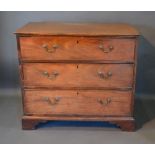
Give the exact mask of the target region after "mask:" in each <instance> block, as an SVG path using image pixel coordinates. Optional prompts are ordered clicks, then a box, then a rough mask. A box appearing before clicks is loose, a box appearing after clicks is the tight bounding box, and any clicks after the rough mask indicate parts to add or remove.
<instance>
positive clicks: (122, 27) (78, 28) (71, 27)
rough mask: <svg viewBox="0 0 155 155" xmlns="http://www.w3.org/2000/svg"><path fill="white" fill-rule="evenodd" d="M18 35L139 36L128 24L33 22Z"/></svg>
mask: <svg viewBox="0 0 155 155" xmlns="http://www.w3.org/2000/svg"><path fill="white" fill-rule="evenodd" d="M15 33H16V34H18V35H68V36H138V35H139V32H138V31H137V30H136V28H134V27H133V26H131V25H128V24H103V23H55V22H31V23H28V24H26V25H25V26H23V27H21V28H19V29H18V30H17V31H16V32H15Z"/></svg>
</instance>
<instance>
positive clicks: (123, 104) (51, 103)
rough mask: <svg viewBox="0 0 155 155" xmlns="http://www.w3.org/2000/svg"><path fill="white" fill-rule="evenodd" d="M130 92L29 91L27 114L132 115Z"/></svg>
mask: <svg viewBox="0 0 155 155" xmlns="http://www.w3.org/2000/svg"><path fill="white" fill-rule="evenodd" d="M131 100H132V93H131V92H130V91H124V92H123V91H102V90H89V91H82V90H79V91H75V90H73V91H72V90H59V91H58V90H26V91H25V93H24V113H25V114H26V115H29V114H34V115H96V116H97V115H98V116H130V115H131Z"/></svg>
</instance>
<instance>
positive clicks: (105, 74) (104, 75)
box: [98, 71, 112, 79]
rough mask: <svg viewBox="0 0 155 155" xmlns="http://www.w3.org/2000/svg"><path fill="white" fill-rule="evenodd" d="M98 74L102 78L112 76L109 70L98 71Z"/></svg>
mask: <svg viewBox="0 0 155 155" xmlns="http://www.w3.org/2000/svg"><path fill="white" fill-rule="evenodd" d="M98 75H99V77H100V78H102V79H108V78H110V77H111V76H112V72H111V71H109V72H107V73H103V72H101V71H99V72H98Z"/></svg>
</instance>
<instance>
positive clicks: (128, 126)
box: [16, 22, 139, 131]
mask: <svg viewBox="0 0 155 155" xmlns="http://www.w3.org/2000/svg"><path fill="white" fill-rule="evenodd" d="M138 35H139V33H138V32H137V30H136V29H135V28H133V27H132V26H130V25H127V24H90V23H89V24H87V23H51V22H35V23H29V24H27V25H25V26H24V27H22V28H20V29H18V30H17V31H16V37H17V47H18V55H19V68H20V77H21V87H22V97H23V113H24V114H23V118H22V127H23V129H34V128H35V127H36V126H37V125H38V124H39V123H40V122H46V121H52V120H71V121H108V122H110V123H114V124H116V125H117V126H118V127H120V128H121V129H122V130H125V131H133V130H134V129H135V119H134V117H133V110H134V91H135V76H136V47H137V39H138Z"/></svg>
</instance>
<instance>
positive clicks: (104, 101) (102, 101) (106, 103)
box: [97, 97, 111, 105]
mask: <svg viewBox="0 0 155 155" xmlns="http://www.w3.org/2000/svg"><path fill="white" fill-rule="evenodd" d="M97 101H98V102H99V103H100V104H102V105H108V104H109V103H111V98H110V97H108V98H107V99H105V100H103V99H100V98H99V99H98V100H97Z"/></svg>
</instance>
